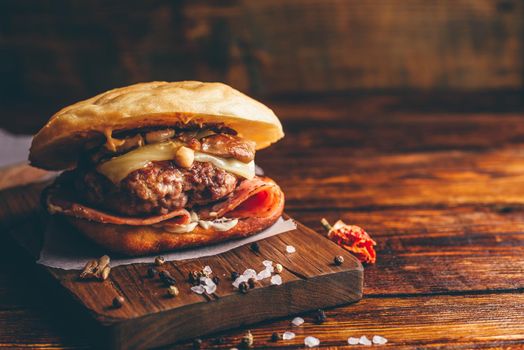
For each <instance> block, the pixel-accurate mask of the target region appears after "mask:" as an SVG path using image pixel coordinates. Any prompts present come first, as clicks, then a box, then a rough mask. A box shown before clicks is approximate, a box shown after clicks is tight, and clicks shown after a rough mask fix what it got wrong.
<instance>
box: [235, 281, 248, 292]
mask: <svg viewBox="0 0 524 350" xmlns="http://www.w3.org/2000/svg"><path fill="white" fill-rule="evenodd" d="M238 290H239V291H240V293H242V294H246V293H247V292H248V291H249V286H248V285H247V283H246V282H241V283H240V284H239V285H238Z"/></svg>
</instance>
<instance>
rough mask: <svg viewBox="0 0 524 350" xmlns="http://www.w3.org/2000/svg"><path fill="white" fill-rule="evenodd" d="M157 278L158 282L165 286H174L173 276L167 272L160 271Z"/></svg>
mask: <svg viewBox="0 0 524 350" xmlns="http://www.w3.org/2000/svg"><path fill="white" fill-rule="evenodd" d="M158 277H160V280H161V281H162V282H163V283H164V284H165V285H166V286H167V287H169V286H172V285H174V284H176V280H175V278H174V277H173V276H171V274H170V273H169V271H160V273H159V274H158Z"/></svg>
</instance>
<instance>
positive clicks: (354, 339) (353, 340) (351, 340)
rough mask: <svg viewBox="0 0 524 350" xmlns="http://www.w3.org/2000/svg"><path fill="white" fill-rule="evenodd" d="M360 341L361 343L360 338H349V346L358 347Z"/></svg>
mask: <svg viewBox="0 0 524 350" xmlns="http://www.w3.org/2000/svg"><path fill="white" fill-rule="evenodd" d="M358 341H359V339H358V338H353V337H349V338H348V344H349V345H357V344H358Z"/></svg>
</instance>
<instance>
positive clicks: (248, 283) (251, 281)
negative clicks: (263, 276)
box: [247, 278, 256, 289]
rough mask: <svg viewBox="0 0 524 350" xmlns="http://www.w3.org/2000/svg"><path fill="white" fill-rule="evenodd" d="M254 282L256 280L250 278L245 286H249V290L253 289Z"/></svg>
mask: <svg viewBox="0 0 524 350" xmlns="http://www.w3.org/2000/svg"><path fill="white" fill-rule="evenodd" d="M255 282H256V280H255V279H254V278H250V279H248V280H247V285H248V286H249V288H251V289H253V288H255Z"/></svg>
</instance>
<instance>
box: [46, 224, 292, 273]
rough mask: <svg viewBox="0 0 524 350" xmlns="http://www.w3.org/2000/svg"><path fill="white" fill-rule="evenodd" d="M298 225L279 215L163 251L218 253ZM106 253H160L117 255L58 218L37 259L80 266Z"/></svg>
mask: <svg viewBox="0 0 524 350" xmlns="http://www.w3.org/2000/svg"><path fill="white" fill-rule="evenodd" d="M296 227H297V226H296V224H295V222H294V221H293V220H291V219H289V220H284V219H283V218H279V219H278V221H277V222H276V223H275V224H274V225H273V226H271V227H269V228H267V229H266V230H264V231H262V232H260V233H258V234H256V235H254V236H251V237H247V238H243V239H238V240H233V241H228V242H224V243H218V244H215V245H211V246H207V247H201V248H193V249H185V250H180V251H176V252H171V253H163V254H160V255H162V256H163V257H164V258H165V259H166V260H167V261H174V260H184V259H193V258H200V257H203V256H210V255H216V254H220V253H224V252H227V251H228V250H231V249H234V248H237V247H240V246H242V245H245V244H248V243H251V242H255V241H258V240H261V239H264V238H267V237H271V236H274V235H278V234H280V233H283V232H287V231H291V230H294V229H295V228H296ZM104 254H107V255H109V256H110V257H111V266H112V267H115V266H119V265H128V264H135V263H151V262H153V261H154V260H155V257H156V256H158V255H159V254H155V255H151V256H143V257H139V258H128V257H122V256H117V255H115V254H111V253H109V252H107V251H105V250H104V249H103V248H101V247H99V246H97V245H95V244H94V243H92V242H90V241H89V240H88V239H86V238H84V237H83V236H81V235H80V234H78V233H77V232H75V231H74V230H72V229H71V227H66V226H65V225H64V224H62V223H60V222H58V221H57V220H51V221H50V222H49V225H48V226H47V228H46V231H45V235H44V245H43V247H42V251H41V252H40V259H38V261H37V263H39V264H42V265H45V266H49V267H55V268H60V269H64V270H80V269H82V268H83V267H84V265H85V264H86V262H87V261H88V260H92V259H96V258H99V257H101V256H102V255H104Z"/></svg>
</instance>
